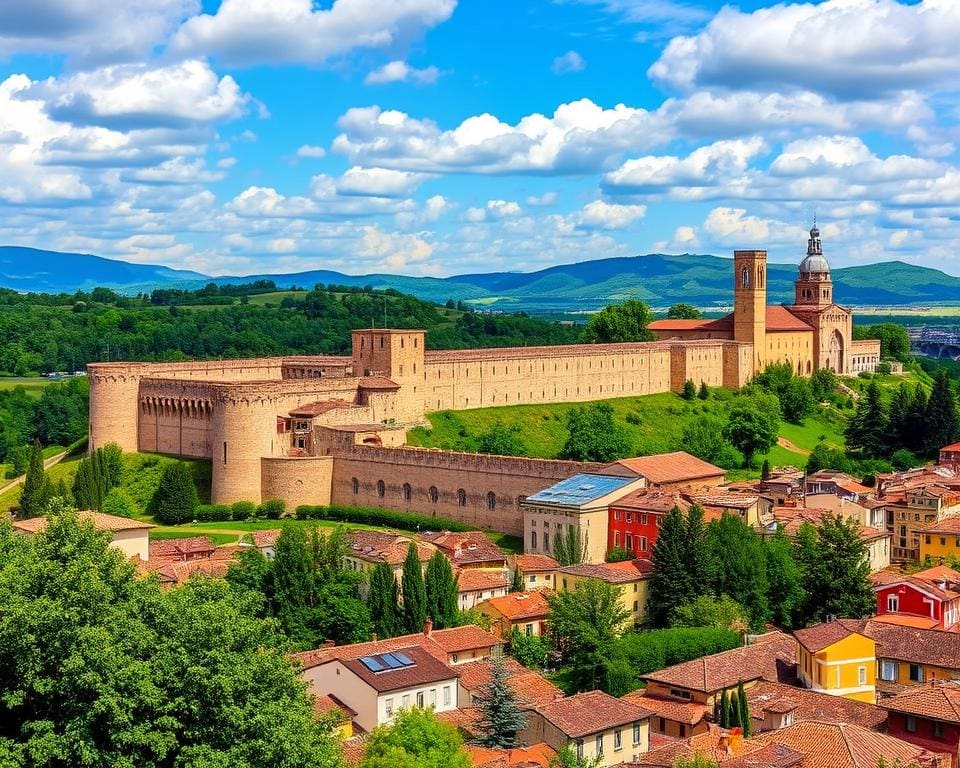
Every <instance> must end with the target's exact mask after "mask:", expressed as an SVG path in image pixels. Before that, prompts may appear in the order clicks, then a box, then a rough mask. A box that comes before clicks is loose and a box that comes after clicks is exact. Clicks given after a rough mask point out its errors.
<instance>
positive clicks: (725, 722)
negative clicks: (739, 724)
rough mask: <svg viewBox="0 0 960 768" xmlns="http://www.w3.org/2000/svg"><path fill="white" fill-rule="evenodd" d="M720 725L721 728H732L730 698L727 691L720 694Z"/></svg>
mask: <svg viewBox="0 0 960 768" xmlns="http://www.w3.org/2000/svg"><path fill="white" fill-rule="evenodd" d="M719 725H720V727H721V728H729V727H730V696H729V695H728V694H727V689H726V688H724V689H723V693H722V694H720V721H719Z"/></svg>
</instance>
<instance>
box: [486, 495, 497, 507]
mask: <svg viewBox="0 0 960 768" xmlns="http://www.w3.org/2000/svg"><path fill="white" fill-rule="evenodd" d="M496 508H497V494H495V493H494V492H493V491H490V493H488V494H487V509H496Z"/></svg>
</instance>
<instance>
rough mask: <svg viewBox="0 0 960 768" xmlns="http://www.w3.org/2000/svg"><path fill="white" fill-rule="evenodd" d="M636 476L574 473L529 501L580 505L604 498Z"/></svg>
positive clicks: (626, 484)
mask: <svg viewBox="0 0 960 768" xmlns="http://www.w3.org/2000/svg"><path fill="white" fill-rule="evenodd" d="M636 479H637V478H635V477H614V476H612V475H587V474H583V475H574V476H573V477H568V478H567V479H566V480H561V481H560V482H559V483H555V484H554V485H551V486H550V487H549V488H545V489H544V490H542V491H540V492H539V493H535V494H534V495H533V496H528V497H527V499H526V500H527V501H531V502H535V503H537V504H563V505H565V506H571V505H572V506H580V505H583V504H589V503H590V502H591V501H594V500H595V499H599V498H602V497H603V496H606V495H607V494H608V493H613V492H614V491H617V490H620V489H621V488H625V487H626V486H628V485H630V483H633V482H635V481H636Z"/></svg>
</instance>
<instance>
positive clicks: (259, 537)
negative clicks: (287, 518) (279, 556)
mask: <svg viewBox="0 0 960 768" xmlns="http://www.w3.org/2000/svg"><path fill="white" fill-rule="evenodd" d="M281 533H282V531H281V530H280V529H279V528H270V529H268V530H266V531H250V533H249V534H248V535H249V536H250V541H251V542H253V546H255V547H256V548H257V549H264V548H265V547H272V546H273V545H274V544H276V543H277V539H279V538H280V534H281Z"/></svg>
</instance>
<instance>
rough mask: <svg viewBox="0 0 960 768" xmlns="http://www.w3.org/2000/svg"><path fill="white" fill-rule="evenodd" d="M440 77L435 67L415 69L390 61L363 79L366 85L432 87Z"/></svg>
mask: <svg viewBox="0 0 960 768" xmlns="http://www.w3.org/2000/svg"><path fill="white" fill-rule="evenodd" d="M438 77H440V70H439V69H437V68H436V67H433V66H430V67H424V68H423V69H417V68H416V67H411V66H410V65H409V64H407V62H405V61H391V62H388V63H386V64H384V65H383V66H382V67H380V68H378V69H375V70H373V71H372V72H370V73H369V74H368V75H367V76H366V77H365V78H364V79H363V82H365V83H366V84H367V85H382V84H384V83H407V82H410V83H416V84H418V85H432V84H433V83H435V82H437V78H438Z"/></svg>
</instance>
